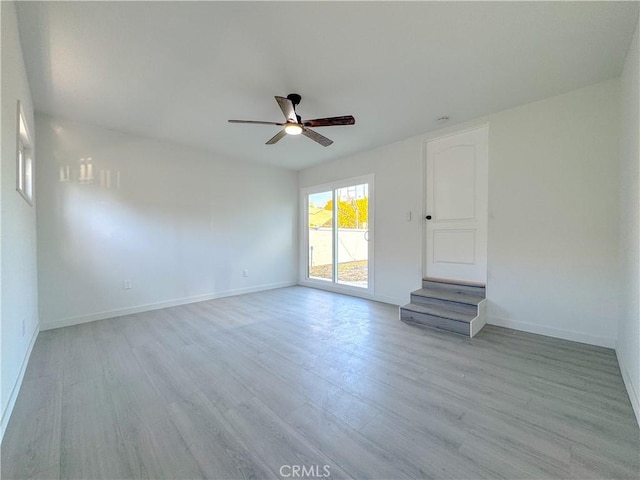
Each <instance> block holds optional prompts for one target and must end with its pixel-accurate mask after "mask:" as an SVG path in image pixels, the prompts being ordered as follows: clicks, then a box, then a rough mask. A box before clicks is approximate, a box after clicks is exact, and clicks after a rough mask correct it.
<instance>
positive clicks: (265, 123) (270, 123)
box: [229, 120, 284, 126]
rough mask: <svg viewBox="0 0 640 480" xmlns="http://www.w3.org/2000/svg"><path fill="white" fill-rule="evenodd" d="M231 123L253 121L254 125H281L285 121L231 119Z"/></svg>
mask: <svg viewBox="0 0 640 480" xmlns="http://www.w3.org/2000/svg"><path fill="white" fill-rule="evenodd" d="M229 123H251V124H253V125H279V126H283V125H284V123H277V122H259V121H257V120H229Z"/></svg>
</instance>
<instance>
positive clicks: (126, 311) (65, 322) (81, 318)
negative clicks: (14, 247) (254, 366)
mask: <svg viewBox="0 0 640 480" xmlns="http://www.w3.org/2000/svg"><path fill="white" fill-rule="evenodd" d="M294 285H296V282H281V283H272V284H268V285H260V286H257V287H249V288H238V289H235V290H226V291H222V292H216V293H208V294H205V295H196V296H193V297H184V298H177V299H174V300H168V301H165V302H157V303H147V304H144V305H136V306H133V307H127V308H119V309H116V310H108V311H105V312H97V313H90V314H87V315H78V316H75V317H68V318H61V319H58V320H53V321H48V322H44V321H43V322H42V323H41V325H40V329H41V330H52V329H54V328H60V327H69V326H71V325H79V324H81V323H88V322H95V321H96V320H105V319H107V318H114V317H123V316H125V315H133V314H135V313H142V312H148V311H150V310H159V309H161V308H168V307H177V306H178V305H186V304H188V303H197V302H206V301H207V300H214V299H216V298H224V297H233V296H235V295H243V294H245V293H255V292H261V291H264V290H273V289H276V288H284V287H293V286H294Z"/></svg>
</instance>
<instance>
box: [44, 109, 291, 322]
mask: <svg viewBox="0 0 640 480" xmlns="http://www.w3.org/2000/svg"><path fill="white" fill-rule="evenodd" d="M36 131H37V134H38V135H37V147H38V152H39V158H38V165H37V178H38V181H37V188H38V195H39V202H38V252H39V259H38V265H39V285H40V318H41V322H42V328H43V329H46V328H53V327H56V326H61V325H67V324H73V323H78V322H83V321H89V320H94V319H99V318H106V317H110V316H114V315H118V314H125V313H129V312H135V311H139V310H145V309H150V308H159V307H163V306H167V305H172V304H179V303H185V302H189V301H197V300H204V299H208V298H214V297H218V296H225V295H231V294H236V293H242V292H249V291H255V290H260V289H265V288H270V287H276V286H283V285H290V284H294V283H295V280H296V273H295V272H296V268H295V266H296V255H297V232H296V228H295V225H296V224H297V223H296V222H297V220H296V218H297V217H296V215H297V202H296V199H297V192H296V174H295V172H291V171H287V170H283V169H277V168H270V167H264V166H256V165H252V164H249V163H242V162H238V161H232V160H228V159H223V158H217V157H216V156H215V155H213V154H211V153H207V152H203V151H199V150H195V149H191V148H188V147H184V146H179V145H176V144H172V143H167V142H161V141H157V140H151V139H145V138H140V137H136V136H131V135H127V134H123V133H119V132H115V131H111V130H106V129H103V128H98V127H93V126H89V125H83V124H79V123H71V122H66V121H63V120H59V119H53V118H50V117H46V116H40V115H37V118H36ZM83 158H84V159H85V160H84V162H83V161H82V160H81V159H83ZM88 158H91V160H90V161H89V160H87V159H88ZM82 163H84V164H85V165H87V164H88V163H91V164H92V172H93V177H94V179H93V181H83V182H81V181H79V176H80V168H81V164H82ZM67 167H68V168H69V180H68V181H61V177H60V175H61V174H60V168H62V169H63V174H66V168H67ZM86 168H87V167H85V169H86ZM87 171H88V170H85V176H86V173H87ZM101 172H102V173H101ZM107 172H110V173H108V174H107ZM107 175H110V179H111V183H110V186H109V185H107ZM244 269H247V270H248V271H249V276H248V277H243V274H242V273H243V270H244ZM123 280H131V281H132V286H133V288H132V289H130V290H124V289H123V288H122V282H123Z"/></svg>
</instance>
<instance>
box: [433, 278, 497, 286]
mask: <svg viewBox="0 0 640 480" xmlns="http://www.w3.org/2000/svg"><path fill="white" fill-rule="evenodd" d="M422 280H423V281H425V282H431V283H441V284H442V285H451V286H456V285H459V286H462V287H474V288H485V286H486V285H485V284H484V283H477V282H465V281H463V280H448V279H446V278H436V277H426V278H423V279H422Z"/></svg>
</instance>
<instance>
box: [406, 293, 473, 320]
mask: <svg viewBox="0 0 640 480" xmlns="http://www.w3.org/2000/svg"><path fill="white" fill-rule="evenodd" d="M411 303H416V304H418V305H426V306H429V307H438V308H446V309H448V310H451V311H453V312H460V313H472V314H476V315H477V313H478V307H477V305H468V304H466V303H458V302H451V301H449V300H441V299H439V298H430V297H423V296H421V295H414V294H411Z"/></svg>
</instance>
